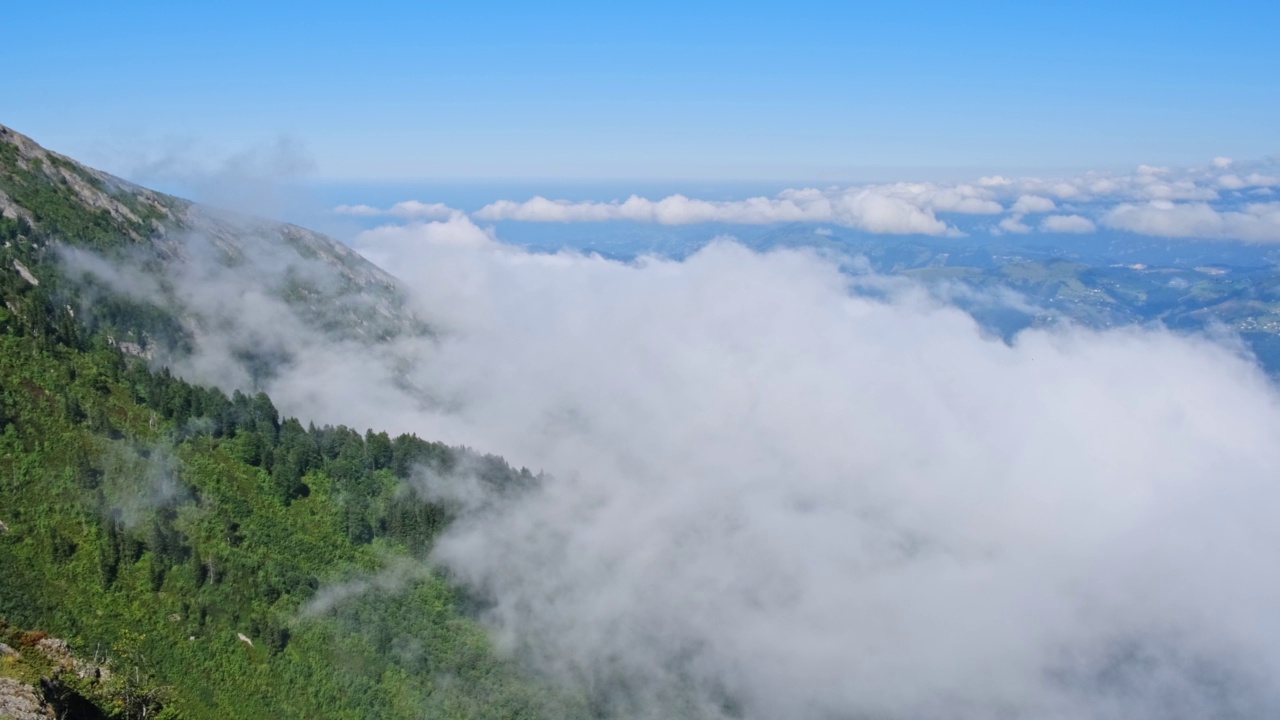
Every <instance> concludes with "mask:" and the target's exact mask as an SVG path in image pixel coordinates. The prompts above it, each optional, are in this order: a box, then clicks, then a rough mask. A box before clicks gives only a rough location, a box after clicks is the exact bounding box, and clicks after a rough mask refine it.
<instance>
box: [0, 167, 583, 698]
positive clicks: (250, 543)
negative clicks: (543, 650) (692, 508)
mask: <svg viewBox="0 0 1280 720" xmlns="http://www.w3.org/2000/svg"><path fill="white" fill-rule="evenodd" d="M9 147H10V146H8V145H6V144H5V143H0V150H5V149H6V148H9ZM0 159H6V158H0ZM7 160H10V161H11V160H12V158H7ZM41 177H42V176H41ZM41 177H37V176H35V175H32V174H30V173H28V174H27V175H21V174H18V173H14V172H9V173H6V174H4V175H2V176H0V190H4V191H5V192H6V193H7V194H8V195H9V197H10V198H13V199H15V200H18V201H19V202H20V203H21V204H23V206H24V207H27V208H30V212H31V217H33V219H34V220H35V222H34V223H33V222H30V221H28V220H27V219H25V218H19V219H14V218H0V245H2V246H3V250H0V294H2V295H3V302H0V522H2V523H3V525H0V642H4V643H5V644H7V645H8V646H10V648H12V649H13V650H14V652H13V653H10V654H4V656H3V657H0V677H12V678H17V679H25V680H27V681H34V678H35V677H36V676H39V677H40V678H43V680H44V683H43V685H42V686H43V687H44V688H45V694H46V699H48V700H49V701H50V702H53V700H54V696H57V698H58V700H57V703H55V706H56V707H58V708H60V709H62V710H63V711H64V713H65V714H66V715H67V716H68V717H110V718H142V717H162V718H193V719H194V718H219V719H221V718H226V717H235V718H319V717H325V718H428V717H429V718H539V717H555V718H561V717H574V716H586V715H590V714H592V713H591V712H590V710H589V708H588V707H587V703H586V702H585V701H584V700H582V699H581V698H574V697H567V696H565V695H564V694H563V693H561V692H558V691H555V690H552V689H550V688H549V687H547V686H546V685H544V684H541V683H539V682H538V681H537V680H535V679H534V678H533V677H531V676H530V674H529V673H528V672H527V671H524V670H522V669H521V668H519V667H517V666H516V664H515V663H514V662H512V661H509V660H504V659H502V658H500V657H499V656H498V655H497V653H496V652H495V650H494V648H493V645H492V643H491V641H490V639H489V637H488V635H487V633H486V631H485V630H484V629H483V628H482V627H481V625H480V624H479V623H478V622H477V621H476V620H475V619H474V617H473V615H474V612H472V611H471V610H469V609H471V608H474V606H475V605H476V604H477V602H478V600H476V599H474V598H468V597H466V596H464V595H463V594H461V593H460V592H459V591H458V590H456V589H455V588H453V587H451V586H450V584H449V582H448V581H447V578H444V577H442V576H441V575H440V574H439V573H437V572H434V571H432V570H430V569H429V566H428V565H427V563H426V562H425V557H426V554H427V553H428V552H429V550H430V548H431V544H432V541H433V538H434V537H436V535H437V533H438V532H439V531H440V529H441V528H442V526H443V525H444V524H445V523H446V522H447V521H448V514H447V512H446V510H445V509H444V508H441V507H438V506H435V505H432V504H430V503H427V502H424V501H423V500H421V499H419V498H418V497H417V496H416V495H415V493H414V491H413V490H412V487H411V485H410V484H409V483H408V478H409V477H410V475H411V473H413V472H415V471H419V470H421V469H424V468H425V469H429V470H431V471H434V472H438V473H441V474H448V473H449V472H450V471H451V470H453V469H455V468H458V467H459V466H461V465H462V464H464V463H465V465H466V467H467V468H468V472H473V473H475V474H477V475H478V477H479V478H480V480H481V481H482V482H485V483H490V484H492V485H495V486H499V487H502V488H511V489H518V488H520V487H525V486H528V485H530V484H532V483H535V482H536V478H535V477H534V476H533V475H532V474H530V473H529V472H528V471H527V470H519V471H517V470H514V469H512V468H510V467H509V466H508V465H507V463H505V462H504V461H503V460H501V459H500V458H497V457H492V456H481V455H478V454H475V453H472V452H471V451H468V450H465V449H460V448H450V447H446V446H444V445H441V444H439V443H434V442H428V441H425V440H422V439H420V438H418V437H415V436H413V435H400V436H398V437H394V438H392V437H389V436H388V435H387V434H386V433H380V432H375V431H374V430H366V431H364V432H360V431H358V430H355V429H351V428H347V427H328V426H326V427H315V426H303V425H302V424H301V423H300V422H299V421H298V420H296V419H294V418H286V417H280V414H279V412H277V410H276V408H275V407H274V405H273V404H272V402H271V399H270V398H269V397H268V396H267V395H265V394H263V393H257V394H253V395H247V394H242V393H240V392H236V393H234V394H232V395H231V396H227V395H226V394H224V393H223V392H221V391H220V390H218V389H214V388H208V387H199V386H195V385H192V384H190V383H187V382H185V381H183V380H182V379H179V378H177V377H174V376H173V375H171V374H170V373H169V371H168V370H166V369H163V368H153V367H150V366H149V365H148V363H147V361H145V360H144V359H141V358H138V357H134V356H131V355H128V354H125V353H124V352H122V351H121V349H120V348H119V347H118V346H117V345H118V343H117V342H116V341H115V340H114V339H113V338H115V337H125V336H129V337H154V336H157V335H169V336H177V335H180V334H181V329H180V326H179V323H178V321H177V320H176V319H175V318H173V317H170V316H168V315H167V314H166V313H165V311H164V309H163V308H156V307H149V306H143V305H139V304H136V303H132V302H130V301H128V300H125V299H122V298H119V297H112V296H109V295H103V294H101V293H98V294H95V295H94V296H93V298H92V302H88V301H87V300H86V298H85V296H84V292H85V290H84V288H82V287H78V286H73V285H72V284H71V283H69V282H66V281H65V280H63V279H61V278H60V274H59V268H58V263H57V259H56V253H55V252H54V251H53V250H52V248H53V247H54V246H55V244H56V242H65V243H69V244H72V245H80V246H84V247H93V248H97V249H100V250H101V249H106V250H108V251H109V250H110V249H112V248H114V247H121V246H124V245H129V244H138V243H140V242H142V240H140V239H139V236H140V235H141V230H143V229H144V228H142V227H141V226H139V227H134V228H122V227H120V226H119V224H118V223H116V222H114V221H113V220H112V219H111V218H108V217H104V216H103V215H100V214H96V213H93V212H90V211H87V210H86V209H84V208H83V207H78V206H76V205H74V204H72V203H70V202H68V201H67V200H66V197H65V194H63V193H60V191H59V189H58V188H57V187H56V186H52V187H51V186H49V185H48V183H46V182H45V181H43V180H42V179H41ZM42 220H43V222H41V221H42ZM19 266H21V267H22V268H24V269H27V270H28V271H29V272H30V273H34V276H35V277H38V278H39V284H34V283H32V282H31V281H30V280H28V279H27V278H24V277H23V273H21V272H18V268H19ZM374 579H378V581H377V582H375V581H373V580H374ZM362 588H363V589H364V590H365V591H363V592H361V589H362ZM335 592H340V593H341V594H342V596H343V597H342V599H341V601H340V602H338V601H336V600H335V601H334V602H328V601H322V602H321V601H318V600H325V599H326V598H328V599H334V598H336V596H335V595H334V594H333V593H335ZM46 635H47V636H49V637H55V638H60V639H62V640H65V641H66V642H67V643H68V644H69V646H70V649H71V651H72V652H74V653H75V657H76V658H77V659H78V661H84V662H90V661H92V663H93V664H94V667H97V668H102V669H103V670H102V671H95V672H92V673H76V672H73V671H72V670H71V669H70V666H69V665H68V664H66V663H63V664H62V665H61V666H59V665H58V663H50V662H49V661H48V660H47V658H46V659H44V660H41V659H40V657H39V654H38V653H35V652H34V651H33V650H32V649H31V648H33V647H35V646H36V645H37V644H38V642H39V640H40V639H41V638H44V637H45V636H46ZM86 675H87V676H86Z"/></svg>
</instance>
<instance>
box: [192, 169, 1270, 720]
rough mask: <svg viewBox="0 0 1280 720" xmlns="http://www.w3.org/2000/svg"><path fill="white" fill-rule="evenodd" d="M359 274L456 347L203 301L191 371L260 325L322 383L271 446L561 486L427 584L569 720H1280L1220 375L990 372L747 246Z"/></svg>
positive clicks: (1259, 510)
mask: <svg viewBox="0 0 1280 720" xmlns="http://www.w3.org/2000/svg"><path fill="white" fill-rule="evenodd" d="M873 196H874V197H875V198H876V199H875V202H887V201H890V200H893V198H887V197H885V196H884V195H883V194H873ZM908 205H910V204H909V203H908ZM912 207H914V206H912ZM916 209H917V210H918V208H916ZM835 212H836V211H835V209H834V208H833V210H832V213H833V214H834V213H835ZM1259 212H1263V211H1262V210H1259ZM1006 219H1008V218H1006ZM356 245H357V246H358V248H359V249H360V250H361V251H362V252H365V253H366V254H368V255H369V256H371V257H376V258H377V259H378V261H379V263H380V264H382V265H383V266H384V267H387V268H389V269H391V270H393V271H394V272H395V273H396V274H397V275H398V276H399V277H400V278H401V279H402V280H403V281H404V282H405V284H406V286H407V287H408V288H409V290H410V292H411V293H412V295H413V297H414V300H415V303H416V304H417V306H418V308H419V311H420V312H421V314H422V315H423V316H425V317H427V318H429V319H430V322H431V323H432V326H433V328H434V329H436V331H437V335H436V337H434V338H431V339H428V340H417V341H401V342H398V343H394V344H392V345H391V346H390V347H383V346H374V347H370V346H367V345H361V344H356V343H335V342H332V341H329V340H325V339H323V338H312V337H309V336H306V335H304V334H303V333H302V331H301V330H300V328H299V325H298V323H296V321H291V320H290V318H291V314H290V313H291V311H290V310H288V309H287V308H284V307H283V306H280V305H279V304H278V303H273V301H272V299H271V298H269V297H264V296H263V294H262V293H261V292H260V291H259V292H256V293H249V292H241V293H237V292H235V290H236V288H235V287H234V286H227V285H223V284H219V285H217V286H216V287H213V288H212V290H216V291H217V292H216V297H223V298H232V299H236V298H239V299H236V300H234V306H233V309H234V310H235V311H236V312H234V313H229V314H228V318H230V319H234V320H235V322H230V321H229V322H227V323H221V324H216V325H214V326H212V327H210V329H209V332H208V333H207V334H203V335H200V336H198V337H197V338H196V342H197V344H198V349H199V350H201V351H202V352H203V351H209V350H210V349H213V350H217V349H218V348H225V347H228V346H235V345H237V344H239V345H243V341H242V340H243V339H241V342H239V343H233V342H228V337H227V336H226V335H224V334H223V333H232V334H243V333H244V332H245V331H244V330H243V329H241V328H238V326H237V325H236V323H237V322H239V323H246V322H248V323H254V328H253V331H252V333H251V334H250V335H251V337H253V338H258V337H260V336H261V337H269V338H271V339H272V340H273V341H274V342H275V343H278V344H280V345H286V346H290V345H292V346H298V347H300V348H303V349H305V352H297V353H295V355H296V357H297V361H296V363H295V364H294V365H292V366H289V367H286V368H284V369H283V374H282V375H281V376H280V377H278V378H276V379H275V380H272V381H270V383H269V385H268V387H267V390H268V391H270V392H271V394H272V397H273V398H274V399H275V400H276V402H277V404H278V406H279V407H280V408H281V410H282V412H284V413H286V414H296V415H300V416H301V417H302V418H303V420H304V422H305V421H308V420H314V421H315V422H317V423H325V422H331V423H336V422H343V423H347V424H350V425H354V426H356V427H360V428H364V427H377V428H388V429H390V430H392V431H397V432H398V431H413V432H416V433H418V434H419V435H420V436H421V437H424V438H431V439H438V440H443V441H446V442H450V443H455V444H465V445H468V446H470V447H475V448H479V449H482V450H483V451H486V452H495V453H500V454H502V455H505V456H506V457H508V458H509V459H510V460H512V461H513V462H515V463H516V464H518V465H527V466H529V467H531V468H533V469H535V470H536V469H544V470H546V471H548V473H549V475H548V476H547V478H546V480H545V484H544V485H543V486H542V487H541V488H540V489H538V490H537V491H534V492H529V493H524V494H516V495H513V496H510V497H507V498H505V500H503V501H502V502H496V503H495V504H493V505H491V506H489V507H488V509H487V510H486V512H481V513H472V512H470V511H468V509H467V506H463V507H462V508H461V516H460V518H459V519H458V521H457V522H455V523H454V524H453V525H452V526H451V527H450V528H449V530H448V531H447V532H446V533H445V534H444V535H443V536H442V537H441V538H440V539H439V542H438V543H437V545H436V554H435V555H434V559H435V560H436V561H437V562H439V563H441V564H443V565H446V566H447V567H448V568H449V569H450V571H451V573H452V575H451V577H452V578H454V579H455V580H456V581H457V582H460V583H462V584H464V585H466V586H467V587H468V589H469V590H470V591H471V592H474V593H477V594H480V595H482V596H485V598H486V599H487V600H491V601H492V605H491V606H489V608H490V609H489V610H488V611H487V612H486V614H485V615H484V619H485V620H486V621H487V622H489V623H490V624H491V627H492V628H493V631H494V633H495V636H496V638H497V640H498V644H499V647H500V648H502V649H504V650H505V651H508V652H510V653H512V654H513V655H515V656H517V657H519V658H521V659H522V660H525V661H528V662H530V663H533V664H534V666H535V667H536V668H537V669H538V670H539V671H540V672H543V673H546V674H547V675H548V676H549V677H552V678H557V679H560V680H562V681H564V682H567V683H571V684H573V685H572V688H573V692H574V693H575V694H576V695H577V696H579V697H581V696H585V695H589V694H590V693H592V692H595V691H598V690H599V689H601V688H610V687H618V686H625V687H626V688H627V689H628V690H629V691H630V694H629V696H628V697H629V698H630V699H631V700H634V702H635V703H636V706H635V707H627V708H624V709H623V710H624V711H631V712H630V716H631V717H636V718H641V719H644V720H649V719H656V718H669V717H699V716H701V717H707V718H717V720H719V719H720V718H723V716H724V712H723V711H724V708H725V706H726V705H732V706H733V707H734V708H735V709H736V712H735V713H734V714H735V715H736V716H739V717H746V718H774V717H818V718H820V717H877V718H894V719H906V718H922V717H947V718H955V719H956V720H978V719H980V718H981V719H983V720H985V719H986V718H992V717H1001V718H1008V719H1010V720H1030V719H1031V718H1052V719H1055V720H1056V719H1062V718H1090V719H1108V720H1109V719H1112V718H1125V719H1126V720H1157V719H1158V718H1159V719H1163V718H1167V717H1168V716H1169V714H1170V708H1176V712H1177V713H1181V714H1183V715H1185V716H1186V717H1274V716H1277V714H1278V713H1280V681H1278V680H1277V678H1280V618H1278V617H1277V615H1276V613H1275V603H1274V598H1275V597H1276V596H1277V594H1280V578H1277V576H1276V574H1275V573H1273V572H1271V569H1272V568H1274V567H1275V564H1276V560H1277V551H1276V548H1277V547H1280V526H1277V524H1276V523H1275V520H1274V518H1275V508H1276V506H1277V504H1278V503H1280V489H1277V486H1276V483H1275V481H1274V475H1275V467H1277V466H1278V465H1280V444H1277V443H1275V442H1274V441H1273V440H1274V438H1275V437H1277V436H1280V395H1277V392H1276V390H1275V388H1274V387H1273V386H1272V385H1271V384H1270V383H1269V382H1268V380H1267V379H1266V378H1265V377H1264V376H1263V375H1262V373H1261V372H1260V371H1259V370H1258V369H1257V367H1256V366H1254V365H1253V364H1252V363H1251V362H1250V361H1249V360H1248V359H1246V358H1244V357H1242V356H1241V355H1240V354H1239V352H1238V349H1237V348H1236V347H1234V346H1231V345H1223V344H1217V343H1215V342H1211V341H1210V340H1208V339H1206V338H1199V337H1184V336H1179V335H1175V334H1173V333H1170V332H1168V331H1163V330H1158V329H1139V328H1131V329H1127V330H1123V331H1111V332H1092V331H1087V330H1083V329H1079V328H1070V327H1057V328H1042V329H1036V330H1031V331H1027V332H1024V333H1023V334H1021V335H1020V336H1018V337H1017V338H1016V339H1015V341H1014V342H1012V343H1010V344H1006V343H1003V342H1000V341H999V340H994V339H992V338H990V337H989V336H987V335H985V334H984V333H983V332H982V331H981V329H980V328H979V327H978V325H977V324H976V323H975V322H974V321H973V320H972V318H970V317H969V316H968V315H966V314H964V313H962V312H960V311H958V310H956V309H954V308H951V307H947V306H945V305H942V304H940V303H939V302H938V301H937V300H936V299H934V298H932V297H930V296H929V294H928V293H926V292H924V291H923V290H921V289H920V288H919V287H917V286H915V285H913V284H911V283H909V282H907V281H904V280H900V279H891V278H876V277H862V278H857V279H851V278H850V277H848V276H846V275H844V274H842V273H841V271H840V269H839V267H838V266H837V265H836V263H835V262H832V261H829V260H826V259H824V258H822V257H821V256H819V255H818V254H816V253H811V252H804V251H794V250H791V251H778V252H772V253H767V254H759V253H754V252H751V251H749V250H747V249H746V248H743V247H741V246H739V245H735V244H732V243H729V242H718V243H714V244H712V245H710V246H708V247H706V248H704V249H703V250H701V251H699V252H697V253H696V254H694V255H693V256H691V257H690V258H689V259H688V260H686V261H681V262H677V261H670V260H663V259H657V258H642V259H640V260H638V261H636V262H633V263H619V262H613V261H609V260H606V259H603V258H600V257H594V256H582V255H578V254H573V253H559V254H554V255H544V254H534V253H529V252H525V251H522V250H520V249H518V248H514V247H510V246H507V245H503V244H502V243H500V242H498V241H497V240H496V239H495V238H494V237H493V236H492V235H490V234H489V233H488V232H487V231H485V230H483V229H481V228H479V227H477V226H476V225H475V224H474V223H472V222H471V221H470V220H469V219H467V218H464V217H454V218H451V219H449V220H447V221H442V222H426V223H414V224H411V225H407V226H403V227H394V226H389V227H385V228H379V229H377V230H373V231H369V232H366V233H364V234H362V235H361V236H359V238H358V239H357V241H356ZM190 277H191V279H192V282H190V283H188V287H187V288H186V291H188V292H191V293H193V295H192V297H193V298H203V297H206V295H207V294H206V293H204V292H198V290H197V286H198V285H199V284H200V279H201V275H200V274H199V273H191V274H190ZM238 277H239V275H237V274H235V273H226V272H223V273H221V274H219V275H218V276H217V278H218V282H219V283H235V282H236V280H237V278H238ZM855 283H863V284H874V286H875V288H876V289H877V290H878V292H877V293H876V298H878V299H872V298H868V297H862V296H859V295H857V294H856V293H852V292H851V286H853V284H855ZM260 284H261V283H260V281H259V280H258V279H257V278H254V283H253V286H254V287H256V286H257V285H260ZM240 289H241V290H244V288H240ZM248 289H249V290H252V289H253V287H250V288H248ZM261 333H267V334H265V335H260V334H261ZM200 371H201V368H200V367H194V368H193V369H192V370H191V372H192V373H199V372H200ZM204 371H205V372H211V371H210V370H209V367H208V366H204ZM405 385H410V386H413V387H419V388H424V389H426V390H427V391H428V393H427V394H428V395H429V398H430V402H424V401H423V400H422V398H421V396H416V395H413V394H410V393H406V392H405V391H404V389H403V388H404V386H405ZM467 480H468V478H467V477H466V476H465V475H463V476H460V477H457V476H455V477H449V478H427V479H424V480H423V482H422V483H420V488H421V489H422V491H423V492H428V493H432V497H435V498H438V499H441V500H448V499H456V498H457V497H458V495H459V493H458V492H457V490H458V489H459V488H460V487H462V486H463V484H464V483H466V482H467ZM364 589H365V588H363V587H359V586H355V587H353V586H347V587H338V588H336V589H335V592H333V593H330V594H326V595H323V596H322V597H324V598H325V599H326V600H329V599H331V600H332V601H333V602H341V600H342V597H341V596H342V595H343V594H344V593H347V594H349V593H351V592H355V591H361V590H364Z"/></svg>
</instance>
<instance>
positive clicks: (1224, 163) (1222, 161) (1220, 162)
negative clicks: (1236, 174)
mask: <svg viewBox="0 0 1280 720" xmlns="http://www.w3.org/2000/svg"><path fill="white" fill-rule="evenodd" d="M1231 163H1232V160H1231V158H1229V157H1216V158H1214V159H1213V166H1214V167H1216V168H1229V167H1231Z"/></svg>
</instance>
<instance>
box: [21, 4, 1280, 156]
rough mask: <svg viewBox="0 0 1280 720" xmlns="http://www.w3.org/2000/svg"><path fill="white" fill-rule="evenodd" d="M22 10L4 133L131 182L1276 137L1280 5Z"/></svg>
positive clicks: (1071, 151)
mask: <svg viewBox="0 0 1280 720" xmlns="http://www.w3.org/2000/svg"><path fill="white" fill-rule="evenodd" d="M686 5H694V3H688V4H686V3H601V2H591V3H555V4H551V3H519V4H517V3H483V2H473V3H466V4H464V3H457V2H451V3H431V2H415V3H392V2H382V3H378V2H363V3H344V4H338V3H328V2H323V1H318V2H311V3H271V4H269V6H268V7H262V6H260V5H259V4H258V3H245V2H229V1H223V2H208V3H183V2H174V3H160V2H148V3H143V2H123V3H106V2H58V1H57V0H45V1H43V2H15V3H10V4H8V5H7V6H6V7H5V10H4V26H5V32H4V40H3V42H2V43H0V62H3V73H2V74H0V77H2V78H3V79H2V80H0V97H2V98H3V101H2V102H0V123H4V124H7V125H10V126H12V127H14V128H16V129H18V130H20V131H22V132H26V133H28V134H30V135H33V136H34V137H36V139H37V140H39V141H41V142H42V143H44V144H45V145H47V146H50V147H53V148H55V149H58V150H62V151H64V152H67V153H70V154H73V155H77V156H79V157H83V158H84V159H86V160H90V161H96V162H97V163H98V164H102V165H107V166H108V169H111V170H115V171H117V172H125V173H128V172H129V171H130V167H129V166H130V164H133V163H137V162H139V158H142V157H144V156H147V157H151V158H152V159H153V160H154V159H155V156H156V155H157V154H163V153H166V152H171V151H172V152H176V153H178V154H181V153H189V154H194V155H199V154H201V153H206V154H208V155H210V156H214V155H218V154H219V153H221V154H227V153H231V152H234V151H238V150H244V149H245V148H248V147H251V146H255V145H261V144H263V143H268V142H271V141H273V140H275V139H276V138H279V137H287V138H288V139H289V140H290V141H292V142H293V143H295V144H296V146H297V147H299V148H301V149H302V151H303V153H304V154H305V156H306V157H307V158H308V159H309V161H310V162H311V164H312V165H313V166H314V173H315V175H316V176H318V177H321V178H329V179H334V180H339V179H342V180H352V179H369V180H375V179H376V180H389V179H404V178H561V179H593V178H703V179H725V180H746V179H784V180H790V179H798V180H828V179H830V180H844V179H847V180H854V179H875V178H876V177H878V176H892V175H902V176H914V177H924V176H929V175H948V174H950V175H954V174H956V173H969V172H971V171H1005V172H1012V171H1018V170H1022V169H1026V170H1037V169H1046V170H1047V169H1067V168H1086V167H1094V168H1113V167H1129V166H1132V165H1135V164H1137V163H1140V162H1148V163H1169V164H1191V163H1197V162H1203V161H1205V160H1207V159H1208V158H1209V157H1212V156H1213V155H1216V154H1226V155H1231V156H1235V157H1238V158H1257V157H1262V156H1265V155H1272V154H1275V153H1277V152H1280V42H1278V41H1277V32H1278V31H1280V3H1274V2H1251V1H1248V0H1242V1H1237V2H1177V1H1171V2H1159V3H1156V2H1121V1H1119V0H1116V1H1113V2H1091V1H1090V2H1062V3H1054V4H1052V5H1051V6H1049V5H1046V4H1043V3H1035V2H980V1H979V2H955V1H951V2H932V1H919V2H897V3H889V2H881V3H876V4H860V3H853V2H846V3H803V2H789V3H767V4H753V3H743V2H735V3H697V4H696V7H688V6H686Z"/></svg>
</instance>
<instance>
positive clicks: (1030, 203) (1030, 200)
mask: <svg viewBox="0 0 1280 720" xmlns="http://www.w3.org/2000/svg"><path fill="white" fill-rule="evenodd" d="M1057 209H1058V206H1057V205H1056V204H1055V203H1054V202H1053V201H1052V200H1050V199H1049V198H1047V197H1040V196H1039V195H1022V196H1020V197H1019V198H1018V201H1017V202H1015V203H1014V204H1013V207H1011V208H1009V210H1010V211H1011V212H1013V213H1015V214H1018V215H1027V214H1030V213H1047V212H1053V211H1054V210H1057Z"/></svg>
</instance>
